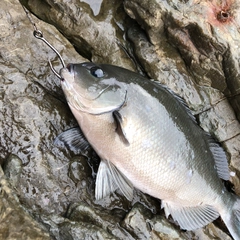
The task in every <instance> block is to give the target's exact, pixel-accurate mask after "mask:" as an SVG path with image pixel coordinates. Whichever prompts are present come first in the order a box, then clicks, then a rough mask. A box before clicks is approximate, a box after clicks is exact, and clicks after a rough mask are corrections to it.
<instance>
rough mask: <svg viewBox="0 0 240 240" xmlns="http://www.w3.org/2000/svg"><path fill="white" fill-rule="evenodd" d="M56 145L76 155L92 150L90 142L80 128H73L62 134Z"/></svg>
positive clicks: (57, 138)
mask: <svg viewBox="0 0 240 240" xmlns="http://www.w3.org/2000/svg"><path fill="white" fill-rule="evenodd" d="M54 145H56V146H58V147H60V148H64V147H65V148H67V149H69V150H70V151H72V152H74V154H76V155H77V154H80V153H82V152H84V151H86V150H88V149H91V146H90V144H89V142H88V141H87V139H86V138H85V136H84V135H83V133H82V131H81V129H80V128H79V127H75V128H71V129H68V130H66V131H64V132H62V133H61V134H60V135H58V136H57V137H56V139H55V140H54Z"/></svg>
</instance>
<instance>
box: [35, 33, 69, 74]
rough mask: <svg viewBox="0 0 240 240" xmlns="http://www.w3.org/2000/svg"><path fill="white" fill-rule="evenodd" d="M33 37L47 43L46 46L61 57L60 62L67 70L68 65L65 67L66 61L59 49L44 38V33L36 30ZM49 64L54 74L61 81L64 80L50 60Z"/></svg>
mask: <svg viewBox="0 0 240 240" xmlns="http://www.w3.org/2000/svg"><path fill="white" fill-rule="evenodd" d="M33 35H34V37H35V38H37V39H40V40H42V41H43V42H44V43H46V44H47V45H48V46H49V47H50V48H51V49H52V50H53V51H54V52H55V53H56V54H57V55H58V57H59V59H60V61H61V63H62V66H63V68H65V67H66V65H65V63H64V61H63V59H62V57H61V55H60V53H59V52H58V51H57V49H56V48H55V47H53V46H52V45H51V44H50V43H49V42H48V41H47V40H46V39H45V38H44V37H43V33H42V32H41V31H40V30H38V29H35V30H34V31H33ZM48 63H49V65H50V68H51V70H52V72H53V73H54V74H55V75H56V76H57V77H58V78H59V79H62V77H61V76H60V75H59V73H57V71H56V70H55V69H54V68H53V65H52V63H51V61H50V60H48Z"/></svg>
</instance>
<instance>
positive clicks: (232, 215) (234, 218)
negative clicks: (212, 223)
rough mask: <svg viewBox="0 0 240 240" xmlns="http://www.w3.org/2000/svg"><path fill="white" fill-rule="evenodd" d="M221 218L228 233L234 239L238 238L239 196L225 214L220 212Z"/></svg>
mask: <svg viewBox="0 0 240 240" xmlns="http://www.w3.org/2000/svg"><path fill="white" fill-rule="evenodd" d="M221 217H222V220H223V221H224V223H225V224H226V226H227V228H228V230H229V232H230V234H231V235H232V237H233V238H234V240H240V198H239V197H236V200H235V202H234V204H233V206H232V209H229V210H228V212H226V213H225V214H221Z"/></svg>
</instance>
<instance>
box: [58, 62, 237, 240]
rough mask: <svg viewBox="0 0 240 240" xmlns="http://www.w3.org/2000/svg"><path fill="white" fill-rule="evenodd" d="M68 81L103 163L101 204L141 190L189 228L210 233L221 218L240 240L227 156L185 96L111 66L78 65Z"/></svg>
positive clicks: (68, 71) (64, 72)
mask: <svg viewBox="0 0 240 240" xmlns="http://www.w3.org/2000/svg"><path fill="white" fill-rule="evenodd" d="M95 71H97V73H95ZM60 75H61V78H62V82H61V83H62V88H63V91H64V93H65V96H66V98H67V101H68V104H69V107H70V109H71V111H72V113H73V114H74V116H75V118H76V120H77V121H78V124H79V126H80V128H81V130H82V132H83V134H84V137H85V138H86V140H87V141H88V142H89V144H90V145H91V146H92V147H93V149H94V150H95V151H96V153H97V154H98V155H99V157H100V158H101V163H100V166H99V170H98V173H97V180H96V189H95V192H96V198H97V199H99V198H102V197H104V196H106V195H107V194H110V193H111V192H112V191H114V190H116V189H117V188H119V189H120V191H121V192H122V193H123V194H124V195H125V196H126V197H127V198H128V199H129V200H131V199H132V197H133V187H136V188H138V189H140V190H141V191H143V192H145V193H147V194H149V195H151V196H153V197H156V198H159V199H161V200H162V207H163V208H164V210H165V214H166V216H167V217H168V215H169V214H171V215H172V217H173V219H174V220H175V221H176V222H178V224H179V225H180V227H181V228H183V229H187V230H193V229H196V228H200V227H203V226H205V225H206V224H208V223H209V222H211V221H213V220H214V219H216V218H217V217H218V216H219V214H220V215H221V217H222V219H223V221H224V222H225V224H226V226H227V227H228V229H229V231H230V233H231V234H232V236H233V237H234V239H240V210H239V209H240V200H239V197H237V196H236V195H234V194H232V193H230V192H228V191H226V189H225V187H224V185H223V183H222V181H221V180H220V178H222V179H225V180H228V179H229V170H228V165H227V159H226V156H225V153H224V151H223V150H222V149H221V148H220V147H219V145H218V144H217V143H216V142H215V141H214V140H213V139H212V138H211V137H210V136H209V135H207V134H206V133H205V132H204V131H203V130H202V129H201V128H200V127H199V126H198V125H197V123H196V121H195V119H194V117H193V116H192V115H191V112H190V110H189V109H188V108H187V106H186V104H185V103H184V102H183V100H182V99H181V98H180V97H178V96H176V95H175V94H174V93H173V92H172V91H171V90H169V89H167V88H166V87H165V86H163V85H161V84H159V83H156V82H154V81H149V80H147V79H145V78H143V77H142V76H140V75H138V74H136V73H133V72H131V71H129V70H126V69H123V68H119V67H116V66H111V65H104V64H101V65H96V64H94V63H82V64H73V65H69V67H68V68H63V69H61V71H60ZM93 89H94V93H93V92H91V91H93ZM82 138H83V137H80V138H79V139H82Z"/></svg>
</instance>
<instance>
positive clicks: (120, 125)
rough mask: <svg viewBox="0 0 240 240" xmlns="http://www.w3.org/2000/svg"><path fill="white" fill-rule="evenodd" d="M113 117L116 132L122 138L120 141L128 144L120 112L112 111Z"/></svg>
mask: <svg viewBox="0 0 240 240" xmlns="http://www.w3.org/2000/svg"><path fill="white" fill-rule="evenodd" d="M113 118H114V120H115V122H116V132H117V134H118V135H119V137H120V139H121V140H122V142H123V143H124V144H125V145H127V146H128V145H129V141H128V139H127V135H126V133H125V131H124V120H123V118H122V116H121V114H120V113H119V111H114V112H113Z"/></svg>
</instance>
